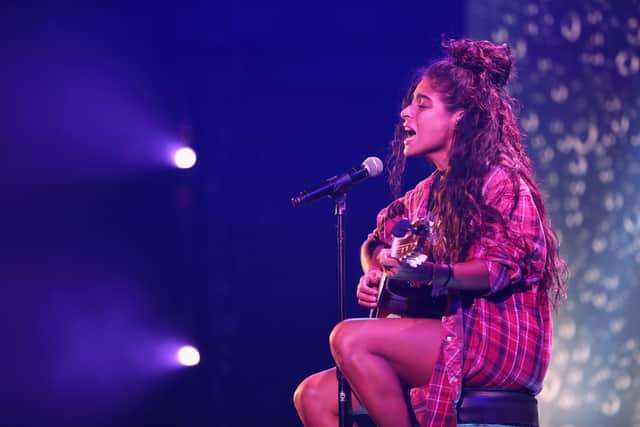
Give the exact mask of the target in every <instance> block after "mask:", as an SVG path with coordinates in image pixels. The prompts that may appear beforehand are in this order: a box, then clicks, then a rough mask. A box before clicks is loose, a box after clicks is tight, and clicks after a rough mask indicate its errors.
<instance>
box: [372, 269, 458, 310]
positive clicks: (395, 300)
mask: <svg viewBox="0 0 640 427" xmlns="http://www.w3.org/2000/svg"><path fill="white" fill-rule="evenodd" d="M380 286H381V290H380V295H379V297H378V306H377V307H376V308H374V309H372V310H371V314H370V317H376V318H399V317H421V318H427V319H440V318H442V315H443V314H444V310H445V308H446V304H447V297H446V295H445V296H440V297H435V298H434V297H432V296H431V288H430V287H422V288H414V287H411V286H410V284H409V282H406V281H404V280H392V279H389V278H387V277H386V275H383V276H382V281H381V282H380Z"/></svg>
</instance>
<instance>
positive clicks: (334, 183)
mask: <svg viewBox="0 0 640 427" xmlns="http://www.w3.org/2000/svg"><path fill="white" fill-rule="evenodd" d="M382 169H384V167H383V166H382V160H380V159H379V158H377V157H367V158H366V159H365V160H364V162H362V164H360V165H358V166H356V167H355V168H353V169H351V170H350V171H349V172H346V173H343V174H341V175H336V176H333V177H331V178H329V179H327V180H326V181H325V182H323V183H322V184H320V185H316V186H315V187H311V188H309V189H307V190H305V191H303V192H302V193H300V194H298V195H296V196H293V197H292V198H291V204H292V205H293V206H294V207H298V206H300V205H303V204H305V203H309V202H313V201H314V200H318V199H321V198H323V197H332V196H335V195H336V194H340V193H345V192H347V191H349V189H350V188H351V186H352V185H353V184H355V183H356V182H359V181H362V180H363V179H365V178H369V177H370V176H378V175H380V172H382Z"/></svg>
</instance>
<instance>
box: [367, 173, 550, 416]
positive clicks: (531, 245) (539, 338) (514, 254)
mask: <svg viewBox="0 0 640 427" xmlns="http://www.w3.org/2000/svg"><path fill="white" fill-rule="evenodd" d="M433 177H434V176H433V175H432V176H430V177H428V178H426V179H425V180H423V181H421V182H420V183H419V184H418V185H417V186H416V187H415V188H414V189H413V190H410V191H408V192H407V193H406V194H405V195H404V196H403V197H401V198H400V199H398V200H397V201H396V202H394V203H396V206H397V202H401V203H403V204H404V206H405V216H406V217H408V218H409V219H410V220H414V219H417V218H425V217H426V204H427V200H428V195H429V191H430V188H431V183H432V182H433ZM512 188H513V185H512V183H511V180H510V178H509V176H508V174H507V171H506V170H505V169H504V168H503V167H496V168H494V169H493V170H492V171H491V172H490V173H489V175H488V176H487V177H486V179H485V183H484V187H483V191H482V194H483V197H484V200H485V201H486V202H487V203H488V204H489V205H490V206H493V207H495V208H496V209H497V210H498V211H500V213H501V214H502V215H503V216H504V217H505V218H508V228H509V233H508V234H509V235H508V236H507V235H505V233H504V231H503V230H501V229H500V228H499V227H497V226H496V227H488V228H489V230H487V231H486V232H483V235H482V236H481V238H480V240H479V241H478V242H476V243H475V244H474V245H473V246H472V247H471V249H470V253H469V258H468V259H479V260H482V261H484V263H485V264H486V266H487V268H488V270H489V283H490V291H487V292H486V293H484V294H482V295H478V293H474V294H471V293H468V292H464V291H451V290H450V291H449V296H448V308H447V311H446V313H445V315H444V317H443V318H442V328H441V330H442V336H441V341H440V352H439V356H438V359H437V361H436V365H435V367H434V371H433V373H432V375H431V379H430V381H429V383H428V384H427V385H425V386H423V387H419V388H414V389H412V390H411V402H412V405H413V408H414V411H415V413H416V416H417V418H418V421H419V422H420V424H421V425H422V426H455V425H456V424H457V422H456V419H457V413H456V405H457V403H458V400H459V398H460V393H461V389H462V387H481V388H495V389H503V390H518V391H526V392H530V393H533V394H537V393H539V392H540V390H541V389H542V381H543V379H544V375H545V372H546V370H547V367H548V365H549V360H550V357H551V334H552V324H551V316H550V307H549V303H548V301H547V300H546V298H545V299H542V298H540V299H539V298H538V297H537V289H538V283H539V281H540V279H541V278H542V274H543V272H544V267H545V259H546V246H545V237H544V231H543V226H542V222H541V219H540V215H539V214H538V211H537V209H536V207H535V204H534V202H533V198H532V196H531V191H530V189H529V187H528V186H527V185H526V183H525V182H524V181H523V180H522V179H520V184H519V189H518V190H519V200H518V204H517V206H516V207H515V210H514V211H513V213H512V214H511V216H510V217H509V213H510V212H511V210H512V208H513V204H514V201H515V199H514V196H515V194H514V192H513V190H512ZM390 206H393V203H392V204H391V205H390ZM390 206H388V207H386V208H384V209H383V210H382V211H380V213H379V214H378V217H377V228H376V230H375V231H374V232H373V233H372V234H371V235H370V236H369V238H370V239H377V240H380V241H383V242H385V243H388V244H389V243H391V240H392V235H391V225H392V224H389V221H393V218H392V217H393V215H389V214H390V212H388V210H389V208H390ZM514 237H515V238H514ZM436 261H438V260H436Z"/></svg>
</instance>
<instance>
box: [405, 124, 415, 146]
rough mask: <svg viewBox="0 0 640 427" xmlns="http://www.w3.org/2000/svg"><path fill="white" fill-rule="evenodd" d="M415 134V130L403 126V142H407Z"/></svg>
mask: <svg viewBox="0 0 640 427" xmlns="http://www.w3.org/2000/svg"><path fill="white" fill-rule="evenodd" d="M414 136H416V131H415V130H413V129H411V128H409V127H405V128H404V142H405V143H406V142H409V141H410V140H411V139H413V137H414Z"/></svg>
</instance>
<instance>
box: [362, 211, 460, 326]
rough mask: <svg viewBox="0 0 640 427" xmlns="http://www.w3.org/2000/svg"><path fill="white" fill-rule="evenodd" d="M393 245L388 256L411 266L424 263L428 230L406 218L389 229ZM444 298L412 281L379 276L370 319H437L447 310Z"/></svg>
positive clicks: (445, 298) (424, 225) (418, 222)
mask: <svg viewBox="0 0 640 427" xmlns="http://www.w3.org/2000/svg"><path fill="white" fill-rule="evenodd" d="M391 233H392V234H393V236H394V237H393V242H392V244H391V256H392V257H394V258H396V259H397V260H399V261H401V262H405V263H407V264H409V265H411V266H417V265H420V264H422V263H424V262H425V261H427V256H426V255H425V254H423V253H422V250H423V248H424V244H425V242H426V240H427V238H428V237H429V227H428V226H427V225H426V224H424V223H423V222H422V221H421V220H416V221H414V222H413V223H411V222H410V221H409V220H407V219H403V220H400V221H398V223H396V225H395V226H394V227H393V229H392V230H391ZM446 302H447V297H446V295H445V296H440V297H432V296H431V287H430V286H423V287H414V286H411V282H409V281H405V280H394V279H391V278H389V277H388V276H387V274H386V273H384V274H383V275H382V278H381V280H380V286H379V288H378V300H377V303H378V305H377V306H376V307H374V308H372V309H371V312H370V314H369V317H372V318H374V317H375V318H399V317H424V318H430V319H440V318H441V317H442V315H443V313H444V310H445V307H446Z"/></svg>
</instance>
